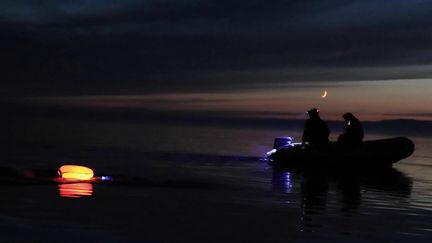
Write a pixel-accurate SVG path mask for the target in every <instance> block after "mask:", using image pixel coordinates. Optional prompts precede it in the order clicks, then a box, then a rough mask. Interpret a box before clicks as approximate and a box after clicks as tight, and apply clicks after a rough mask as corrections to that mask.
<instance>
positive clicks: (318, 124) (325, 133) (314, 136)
mask: <svg viewBox="0 0 432 243" xmlns="http://www.w3.org/2000/svg"><path fill="white" fill-rule="evenodd" d="M307 113H308V115H309V119H307V120H306V123H305V126H304V129H303V136H302V141H303V143H304V144H305V143H309V145H310V146H316V145H324V144H327V143H328V142H329V139H328V137H329V135H330V130H329V128H328V126H327V123H326V122H325V121H323V120H322V119H321V117H320V116H319V110H318V109H316V108H313V109H311V110H309V111H308V112H307Z"/></svg>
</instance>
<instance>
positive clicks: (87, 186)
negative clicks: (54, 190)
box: [58, 182, 93, 198]
mask: <svg viewBox="0 0 432 243" xmlns="http://www.w3.org/2000/svg"><path fill="white" fill-rule="evenodd" d="M58 189H59V195H60V197H73V198H80V197H84V196H92V195H93V185H92V184H91V183H85V182H80V183H63V184H59V185H58Z"/></svg>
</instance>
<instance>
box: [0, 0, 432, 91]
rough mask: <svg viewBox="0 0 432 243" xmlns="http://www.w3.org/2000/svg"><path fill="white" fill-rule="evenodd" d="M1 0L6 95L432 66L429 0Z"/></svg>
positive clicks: (212, 84)
mask: <svg viewBox="0 0 432 243" xmlns="http://www.w3.org/2000/svg"><path fill="white" fill-rule="evenodd" d="M0 5H1V8H0V9H2V10H0V48H1V49H0V51H1V52H2V55H1V57H0V58H1V61H2V63H3V64H2V65H1V67H0V72H1V73H0V78H1V79H2V84H3V85H2V91H1V92H2V94H3V95H57V94H109V93H146V92H147V93H148V92H167V91H198V90H207V91H208V90H214V89H234V88H243V87H247V86H253V85H257V84H259V85H266V84H267V85H269V86H271V83H272V82H280V81H281V80H283V81H285V82H290V81H303V80H309V81H316V80H322V79H323V78H327V79H339V80H356V79H365V80H367V79H373V78H383V79H389V78H416V77H430V76H431V72H430V71H429V70H430V69H429V66H428V65H430V64H431V61H432V52H431V51H430V50H431V49H432V48H431V47H432V35H431V34H430V33H432V17H431V16H432V15H430V12H432V3H430V2H429V1H421V0H413V1H401V0H397V1H392V2H391V4H390V3H388V1H383V0H374V1H372V0H366V1H365V0H361V1H360V0H353V1H339V0H331V1H255V0H254V1H228V0H218V1H214V0H201V1H199V0H195V1H193V0H192V1H144V2H143V1H134V0H126V1H90V2H89V1H66V0H60V1H43V2H40V1H37V3H35V2H34V1H2V3H0ZM357 68H360V69H358V70H360V71H356V70H357Z"/></svg>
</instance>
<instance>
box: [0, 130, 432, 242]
mask: <svg viewBox="0 0 432 243" xmlns="http://www.w3.org/2000/svg"><path fill="white" fill-rule="evenodd" d="M97 127H98V129H106V130H111V133H109V134H107V135H106V136H105V140H98V139H99V138H100V137H103V136H101V131H100V130H99V131H98V130H97V129H95V130H92V129H89V127H87V130H80V129H78V128H77V127H75V128H74V127H73V126H71V127H70V130H69V131H68V132H65V133H68V134H67V135H68V136H69V137H68V136H65V137H62V138H61V139H59V140H57V144H56V142H55V141H54V140H55V139H51V140H50V139H48V138H43V137H37V138H38V139H40V141H43V143H41V144H42V145H41V144H35V143H27V144H22V145H19V146H18V145H11V144H8V145H5V146H3V147H2V156H1V161H2V167H3V169H2V171H3V172H2V173H3V176H2V177H1V180H0V190H1V191H2V195H3V196H2V200H1V207H0V225H1V227H2V234H1V236H0V241H1V242H54V241H58V242H430V241H431V240H432V192H431V190H430V188H431V187H432V180H431V178H432V171H431V165H432V154H431V152H430V151H429V148H430V145H431V144H432V139H429V138H420V137H417V138H413V140H414V141H415V142H416V148H417V150H416V152H415V154H414V155H413V156H412V157H410V158H408V159H406V160H403V161H401V162H400V163H398V164H397V165H395V166H394V168H393V169H391V170H386V171H373V170H371V171H362V172H356V171H352V172H350V173H342V172H340V171H315V172H313V171H312V172H298V171H297V172H296V171H275V170H273V168H271V167H270V166H268V165H267V163H266V162H265V161H262V160H261V159H260V155H262V154H263V152H265V151H266V149H269V148H270V147H271V145H272V142H273V141H272V138H273V137H274V136H277V135H281V134H280V133H282V131H275V130H257V129H223V128H214V129H210V128H196V127H190V128H182V130H180V131H177V132H176V133H172V131H171V132H170V130H169V128H168V129H164V130H163V131H165V132H166V133H162V132H161V131H162V130H160V131H156V130H154V129H155V128H153V131H151V129H147V130H145V129H144V128H142V127H140V129H141V130H140V129H138V130H137V128H139V127H138V126H135V127H129V129H130V131H131V132H130V136H123V137H122V136H120V135H119V134H127V132H128V131H127V130H125V127H126V126H125V127H123V128H121V129H120V128H119V127H118V126H116V127H110V129H108V128H104V125H103V124H102V125H101V126H97ZM90 128H91V126H90ZM50 129H53V128H52V127H51V128H50ZM59 129H60V128H59ZM73 129H76V130H74V131H73V132H72V131H71V130H73ZM173 129H174V128H173ZM60 130H61V129H60ZM77 131H80V132H77ZM89 131H92V132H89ZM132 131H135V135H134V136H133V135H131V134H133V133H132ZM152 132H153V133H154V134H159V136H158V137H157V139H155V135H154V134H153V135H152ZM285 132H286V131H285ZM174 134H175V136H174ZM145 135H147V137H146V136H145ZM294 135H297V134H294ZM152 136H153V137H152ZM377 136H378V135H377ZM107 137H108V138H107ZM114 137H115V138H116V139H112V138H114ZM126 137H127V138H126ZM378 137H379V136H378ZM79 138H82V144H81V145H80V144H79V142H77V141H78V140H79ZM121 138H123V140H122V139H121ZM67 139H69V140H67ZM149 140H150V141H149ZM60 141H61V142H60ZM65 141H72V142H69V143H68V142H65ZM155 141H157V142H155ZM15 144H17V143H15ZM92 144H93V146H91V145H92ZM65 163H67V164H81V165H86V166H89V167H92V168H93V169H94V170H95V172H96V174H97V175H99V176H101V175H110V176H112V177H113V181H111V182H103V183H94V184H85V183H84V184H78V185H73V186H72V187H68V185H66V187H65V185H60V184H57V183H54V182H51V181H43V182H41V181H33V182H32V181H31V180H30V181H26V183H22V180H20V179H16V177H13V176H10V171H9V172H8V169H10V170H12V171H15V172H16V173H18V174H22V173H24V174H25V173H28V171H29V170H32V171H36V172H38V173H40V174H39V175H44V176H48V175H52V174H55V172H56V170H57V168H58V167H59V166H60V165H62V164H65ZM41 171H42V172H43V173H42V172H41ZM8 173H9V174H8ZM11 178H12V179H11ZM14 178H15V179H14ZM74 193H75V194H74Z"/></svg>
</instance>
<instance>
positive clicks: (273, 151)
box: [266, 149, 276, 156]
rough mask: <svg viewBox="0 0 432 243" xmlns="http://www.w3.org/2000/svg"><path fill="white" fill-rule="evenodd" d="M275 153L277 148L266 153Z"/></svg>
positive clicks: (268, 154)
mask: <svg viewBox="0 0 432 243" xmlns="http://www.w3.org/2000/svg"><path fill="white" fill-rule="evenodd" d="M274 153H276V149H272V150H270V151H268V152H267V153H266V154H267V156H270V155H272V154H274Z"/></svg>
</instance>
